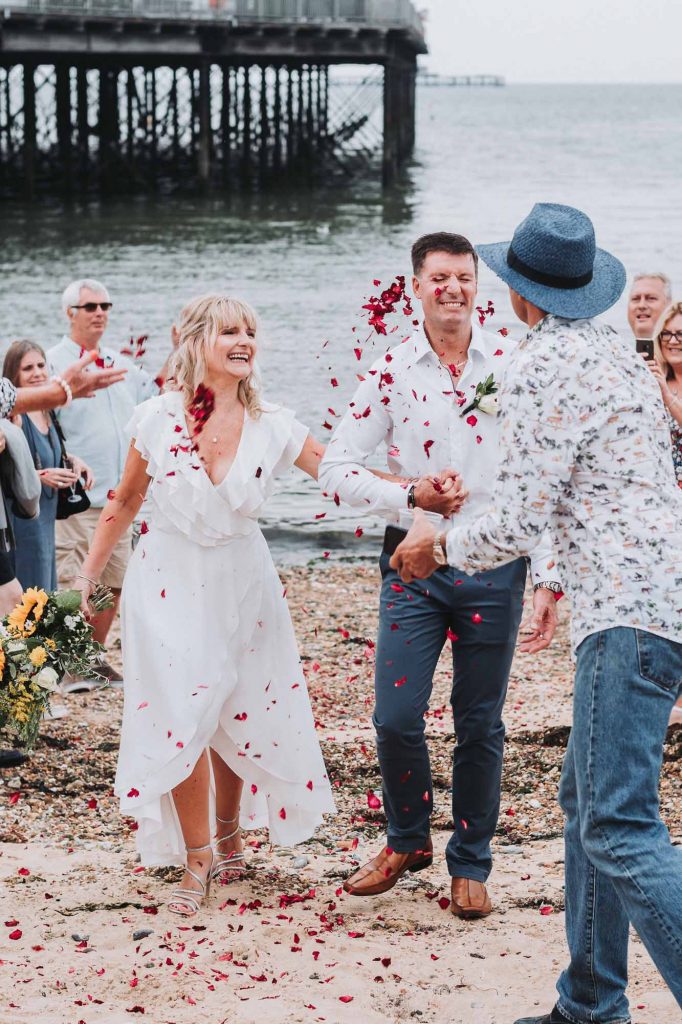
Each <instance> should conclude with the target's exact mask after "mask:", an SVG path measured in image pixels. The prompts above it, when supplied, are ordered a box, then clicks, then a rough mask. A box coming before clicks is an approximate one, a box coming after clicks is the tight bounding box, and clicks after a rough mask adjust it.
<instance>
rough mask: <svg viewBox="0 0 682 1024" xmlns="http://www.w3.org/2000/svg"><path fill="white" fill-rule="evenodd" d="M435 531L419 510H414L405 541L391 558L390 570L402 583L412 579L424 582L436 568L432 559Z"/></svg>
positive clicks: (434, 560) (436, 563)
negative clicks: (398, 576) (395, 573)
mask: <svg viewBox="0 0 682 1024" xmlns="http://www.w3.org/2000/svg"><path fill="white" fill-rule="evenodd" d="M436 536H437V530H436V528H435V526H433V525H432V524H431V523H430V522H429V520H428V519H427V518H426V516H425V515H424V513H423V512H422V511H421V510H420V509H415V512H414V523H413V524H412V527H411V528H410V530H409V532H408V534H407V536H406V537H405V540H404V541H403V542H402V544H399V545H398V547H397V548H396V550H395V553H394V554H393V556H392V558H391V562H390V565H391V568H392V569H395V571H396V572H397V573H398V574H399V575H400V578H401V579H402V581H403V582H404V583H411V582H412V580H413V579H417V580H425V579H427V578H428V577H429V576H430V575H431V573H433V572H435V570H436V569H437V568H438V562H437V561H436V559H435V558H434V557H433V543H434V541H435V539H436Z"/></svg>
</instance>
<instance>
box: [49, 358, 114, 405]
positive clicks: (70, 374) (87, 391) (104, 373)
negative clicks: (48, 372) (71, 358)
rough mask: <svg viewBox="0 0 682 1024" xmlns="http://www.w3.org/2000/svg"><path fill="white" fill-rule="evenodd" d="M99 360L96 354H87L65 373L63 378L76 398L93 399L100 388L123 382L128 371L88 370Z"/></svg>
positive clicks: (112, 369)
mask: <svg viewBox="0 0 682 1024" xmlns="http://www.w3.org/2000/svg"><path fill="white" fill-rule="evenodd" d="M95 359H97V353H96V352H86V353H85V354H84V355H82V356H81V358H80V359H79V360H78V361H77V362H75V363H72V364H71V366H67V368H66V369H65V370H64V371H63V373H62V377H63V378H64V380H65V381H66V383H67V384H68V385H69V387H70V388H71V393H72V395H73V397H74V398H92V396H93V395H94V393H95V391H99V390H100V388H108V387H111V385H112V384H118V382H119V381H121V380H123V378H124V377H125V375H126V373H127V372H128V371H127V370H126V369H124V368H123V367H121V368H120V369H115V368H113V367H112V368H111V369H105V370H92V371H91V370H88V369H87V367H88V366H89V364H90V363H92V362H94V360H95Z"/></svg>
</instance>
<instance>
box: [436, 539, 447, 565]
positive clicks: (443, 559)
mask: <svg viewBox="0 0 682 1024" xmlns="http://www.w3.org/2000/svg"><path fill="white" fill-rule="evenodd" d="M433 557H434V560H435V562H436V563H437V564H438V565H447V564H448V559H447V555H446V554H445V534H444V533H437V534H436V536H435V537H434V539H433Z"/></svg>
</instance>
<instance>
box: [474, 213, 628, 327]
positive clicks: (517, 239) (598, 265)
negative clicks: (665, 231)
mask: <svg viewBox="0 0 682 1024" xmlns="http://www.w3.org/2000/svg"><path fill="white" fill-rule="evenodd" d="M476 248H477V251H478V254H479V256H480V257H481V259H482V260H483V261H484V262H485V263H487V265H488V266H489V267H490V269H491V270H492V271H493V272H494V273H495V274H497V276H498V277H501V278H502V280H503V281H504V282H505V283H506V284H508V285H509V286H510V287H511V288H513V289H514V291H515V292H518V293H519V295H521V296H522V298H524V299H527V300H528V302H532V303H533V305H534V306H537V307H538V308H539V309H542V310H544V311H545V313H555V314H556V315H557V316H563V317H566V318H567V319H568V320H582V319H583V318H585V317H591V316H597V314H599V313H603V312H604V311H605V310H607V309H609V307H610V306H612V305H613V304H614V302H616V301H617V300H618V299H619V298H620V296H621V295H622V293H623V289H624V288H625V279H626V275H625V267H624V266H623V264H622V263H621V262H620V260H618V259H616V257H615V256H612V255H611V254H610V253H608V252H606V251H605V250H604V249H598V248H597V245H596V242H595V237H594V225H593V224H592V221H591V220H590V218H589V217H588V216H587V215H586V214H584V213H582V212H581V211H580V210H576V209H575V208H574V207H572V206H561V205H559V204H558V203H536V205H535V206H534V207H533V209H532V210H531V211H530V213H529V214H528V216H527V217H526V219H525V220H524V221H522V222H521V224H519V226H518V227H517V229H516V231H515V232H514V237H513V239H512V240H511V242H496V243H495V244H493V245H479V246H477V247H476Z"/></svg>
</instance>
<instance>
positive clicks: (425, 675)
mask: <svg viewBox="0 0 682 1024" xmlns="http://www.w3.org/2000/svg"><path fill="white" fill-rule="evenodd" d="M380 567H381V575H382V587H381V603H380V612H379V636H378V641H377V651H376V673H375V699H376V703H375V709H374V727H375V729H376V734H377V752H378V756H379V764H380V767H381V776H382V781H383V794H384V807H385V810H386V815H387V818H388V837H387V845H388V846H389V847H390V848H392V849H393V850H395V851H396V852H398V853H409V852H412V851H414V850H422V849H424V846H425V844H426V841H427V839H428V836H429V819H430V816H431V810H432V808H433V788H432V782H431V767H430V762H429V753H428V749H427V745H426V738H425V735H424V733H425V722H424V713H425V711H426V710H427V709H428V706H429V700H430V697H431V690H432V686H433V674H434V671H435V668H436V665H437V663H438V659H439V657H440V654H441V651H442V650H443V647H444V645H445V643H446V642H447V641H448V634H449V633H450V637H451V642H452V654H453V680H452V694H451V705H452V711H453V716H454V724H455V734H456V737H457V743H456V746H455V749H454V754H453V766H452V817H453V821H454V826H455V830H454V833H453V835H452V837H451V839H450V841H449V843H448V846H447V851H446V858H447V864H448V870H449V872H450V875H451V876H454V877H460V878H472V879H476V880H477V881H480V882H485V880H486V879H487V877H488V875H489V874H490V871H491V868H492V855H491V852H490V842H491V839H492V837H493V834H494V832H495V828H496V826H497V819H498V814H499V808H500V783H501V776H502V758H503V749H504V734H505V729H504V723H503V721H502V710H503V707H504V701H505V697H506V694H507V684H508V681H509V673H510V670H511V664H512V659H513V657H514V649H515V646H516V639H517V634H518V629H519V625H520V622H521V611H522V603H523V593H524V587H525V582H526V562H525V559H518V560H516V561H514V562H511V563H509V564H508V565H503V566H500V567H499V568H497V569H493V570H491V571H489V572H485V573H480V574H479V575H476V576H466V575H465V574H464V573H462V572H459V571H458V570H457V569H453V568H451V567H449V566H448V567H444V568H442V569H439V570H437V571H436V572H435V573H434V574H433V575H432V576H431V577H430V578H429V579H428V580H415V581H413V582H412V583H409V584H408V583H403V582H402V581H401V579H400V577H399V576H398V574H397V573H396V572H395V571H394V570H393V569H391V568H390V566H389V556H388V555H387V554H385V553H384V554H382V555H381V560H380ZM452 634H454V636H455V637H456V639H452Z"/></svg>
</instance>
